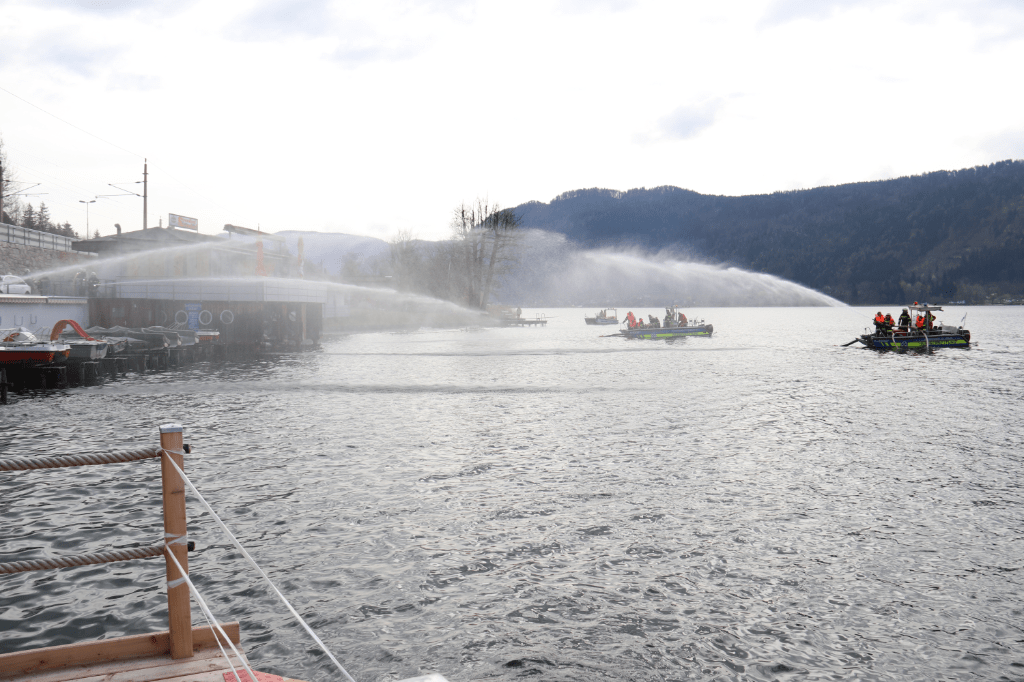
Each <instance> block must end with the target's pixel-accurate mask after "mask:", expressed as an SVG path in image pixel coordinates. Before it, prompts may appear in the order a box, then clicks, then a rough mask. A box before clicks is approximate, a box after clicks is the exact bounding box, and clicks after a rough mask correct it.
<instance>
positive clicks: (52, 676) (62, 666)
mask: <svg viewBox="0 0 1024 682" xmlns="http://www.w3.org/2000/svg"><path fill="white" fill-rule="evenodd" d="M222 627H223V628H224V630H225V632H226V633H227V634H228V636H229V637H230V638H231V640H232V642H233V643H235V644H238V642H239V628H238V623H224V624H223V625H222ZM170 642H171V640H170V632H169V631H167V630H165V631H163V632H154V633H150V634H145V635H135V636H131V637H116V638H113V639H104V640H98V641H95V642H83V643H78V644H68V645H65V646H55V647H47V648H43V649H33V650H31V651H24V652H15V653H11V654H0V680H3V681H4V682H75V681H76V680H77V681H80V682H108V681H109V682H157V681H158V680H174V681H175V682H186V681H187V682H225V674H227V677H228V678H230V677H231V671H232V666H230V665H228V662H227V661H226V660H225V659H224V656H223V655H222V654H221V652H220V649H219V648H218V647H217V644H216V642H215V640H214V637H213V634H212V633H211V631H210V628H209V627H196V628H193V629H192V644H193V654H192V656H191V657H189V658H185V659H181V658H179V659H175V658H172V657H171V643H170ZM242 657H243V659H244V658H245V654H242ZM245 662H246V664H248V662H249V661H248V659H246V660H245ZM236 667H237V668H238V669H239V670H240V675H239V676H240V678H241V682H247V680H248V678H249V674H248V673H247V672H246V671H245V669H244V668H242V667H241V666H240V665H238V664H237V663H236ZM253 672H256V671H253ZM256 677H257V682H298V681H297V680H292V679H290V678H284V677H280V676H278V675H270V674H267V673H259V672H256Z"/></svg>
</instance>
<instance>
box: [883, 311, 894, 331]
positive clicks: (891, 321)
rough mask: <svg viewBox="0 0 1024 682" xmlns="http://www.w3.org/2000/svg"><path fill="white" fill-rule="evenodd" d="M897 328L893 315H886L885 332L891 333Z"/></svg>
mask: <svg viewBox="0 0 1024 682" xmlns="http://www.w3.org/2000/svg"><path fill="white" fill-rule="evenodd" d="M895 326H896V320H894V319H892V315H890V314H889V313H886V314H885V331H887V332H891V331H892V328H893V327H895Z"/></svg>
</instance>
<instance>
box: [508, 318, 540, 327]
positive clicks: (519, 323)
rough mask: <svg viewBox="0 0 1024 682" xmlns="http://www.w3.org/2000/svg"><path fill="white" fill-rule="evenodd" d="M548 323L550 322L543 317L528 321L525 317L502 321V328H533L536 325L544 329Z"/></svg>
mask: <svg viewBox="0 0 1024 682" xmlns="http://www.w3.org/2000/svg"><path fill="white" fill-rule="evenodd" d="M547 323H548V321H547V320H546V319H544V318H543V317H538V318H535V319H533V320H528V319H526V318H525V317H512V318H508V319H504V320H502V321H501V322H500V325H501V326H502V327H532V326H534V325H539V326H541V327H543V326H544V325H546V324H547Z"/></svg>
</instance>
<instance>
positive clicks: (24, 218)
mask: <svg viewBox="0 0 1024 682" xmlns="http://www.w3.org/2000/svg"><path fill="white" fill-rule="evenodd" d="M21 226H22V227H27V228H28V229H30V230H34V229H36V210H35V209H34V208H32V204H31V203H26V204H25V210H24V211H22V212H21Z"/></svg>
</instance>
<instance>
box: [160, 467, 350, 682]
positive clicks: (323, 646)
mask: <svg viewBox="0 0 1024 682" xmlns="http://www.w3.org/2000/svg"><path fill="white" fill-rule="evenodd" d="M165 452H173V453H174V454H176V455H184V454H185V453H184V452H182V451H180V450H166V449H165ZM167 461H168V462H170V463H171V466H173V467H174V470H175V471H177V472H178V475H179V476H181V478H182V480H183V481H185V483H186V484H187V485H188V487H189V488H190V489H191V490H192V492H193V494H195V496H196V497H198V498H199V501H200V502H202V503H203V506H204V507H206V510H207V511H208V512H210V515H211V516H213V519H214V521H216V522H217V525H219V526H220V527H221V530H223V531H224V532H225V533H226V534H227V536H228V537H229V538H231V542H232V543H233V544H234V545H235V548H236V549H237V550H238V551H239V552H241V553H242V556H244V557H245V558H246V559H248V560H249V563H251V564H252V565H253V566H254V567H255V568H256V571H257V572H258V573H259V574H260V575H261V576H262V577H263V579H264V580H265V581H266V582H267V585H269V586H270V589H272V590H273V591H274V594H276V595H277V597H278V598H279V599H280V600H281V602H282V603H283V604H284V605H285V606H287V607H288V610H289V611H290V612H291V614H292V615H293V616H295V619H296V620H297V621H299V624H300V625H302V627H303V628H305V630H306V632H308V633H309V636H310V637H312V638H313V641H314V642H316V643H317V645H319V647H320V648H321V649H322V650H323V652H324V653H325V654H327V657H328V658H330V659H331V662H332V663H334V665H335V666H337V668H338V670H340V671H341V674H342V675H344V676H345V678H346V679H347V680H349V682H356V681H355V680H354V679H352V676H351V675H349V674H348V671H347V670H345V668H344V666H342V665H341V663H340V662H339V661H338V659H337V658H335V657H334V654H332V653H331V650H330V649H328V648H327V645H326V644H324V643H323V641H322V640H321V639H320V638H319V637H317V635H316V633H315V632H313V628H311V627H309V625H308V624H307V623H306V621H305V620H303V618H302V616H300V615H299V613H298V612H297V611H296V610H295V608H294V607H293V606H292V605H291V603H289V601H288V600H287V599H286V598H285V596H284V595H283V594H281V591H280V590H278V589H277V586H276V585H274V583H273V582H272V581H271V580H270V578H269V577H268V576H267V574H266V573H264V572H263V569H262V568H260V566H259V564H257V563H256V560H255V559H253V558H252V557H251V556H249V553H248V552H247V551H245V547H242V543H240V542H239V541H238V538H236V537H235V536H234V535H233V534H232V533H231V531H230V530H229V529H228V527H227V525H225V523H224V522H223V521H221V519H220V517H219V516H217V512H215V511H214V510H213V507H211V506H210V503H209V502H207V501H206V498H204V497H203V496H202V494H201V493H200V492H199V490H198V489H196V487H195V486H194V485H192V481H190V480H189V478H188V476H186V475H185V472H184V471H182V470H181V467H179V466H178V464H177V462H175V461H174V460H173V459H171V458H170V457H168V458H167ZM189 584H190V585H191V583H189ZM255 680H256V678H255V677H253V682H255Z"/></svg>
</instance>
